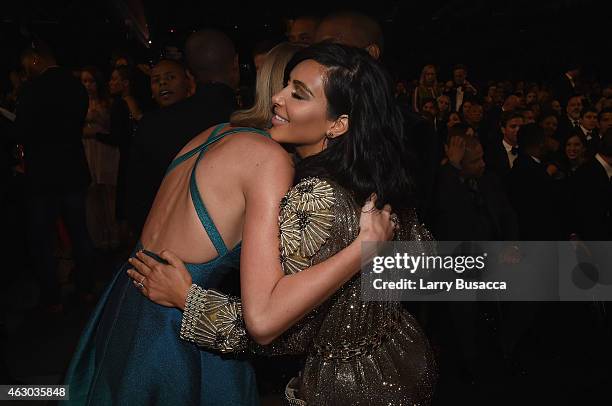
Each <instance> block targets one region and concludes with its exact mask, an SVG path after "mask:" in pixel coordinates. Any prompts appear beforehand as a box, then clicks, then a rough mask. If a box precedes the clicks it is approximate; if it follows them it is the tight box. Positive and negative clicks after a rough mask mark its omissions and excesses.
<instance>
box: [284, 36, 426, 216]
mask: <svg viewBox="0 0 612 406" xmlns="http://www.w3.org/2000/svg"><path fill="white" fill-rule="evenodd" d="M309 59H312V60H314V61H316V62H318V63H319V64H321V65H323V66H324V67H325V68H327V74H326V77H325V79H324V90H325V97H326V98H327V102H328V108H327V110H328V111H327V114H328V116H329V118H330V119H332V120H334V119H336V118H338V117H339V116H341V115H343V114H347V115H348V117H349V130H348V131H347V132H346V133H345V134H343V135H341V136H339V137H336V138H333V139H329V140H328V144H327V148H326V149H325V150H323V151H322V152H320V153H318V154H316V155H313V156H310V157H307V158H305V159H303V160H302V161H300V162H299V163H298V164H297V166H296V182H297V181H299V180H300V179H303V178H305V177H308V176H319V177H328V178H330V179H332V180H334V181H336V182H338V183H339V184H340V185H342V186H343V187H345V188H347V189H349V190H351V191H353V193H354V194H355V198H356V199H357V202H358V203H359V204H363V203H364V202H365V200H366V199H367V198H368V197H369V196H370V194H371V193H373V192H375V193H376V194H377V196H378V199H377V206H378V208H382V206H383V205H384V204H387V203H389V204H391V205H392V206H393V209H394V210H395V209H399V208H404V207H408V206H410V204H409V202H410V201H411V200H410V199H411V198H412V194H413V191H414V182H413V179H412V177H411V174H412V171H411V170H409V169H408V167H409V164H410V162H409V161H410V159H409V158H408V156H407V154H406V153H405V146H404V143H405V137H404V122H403V118H402V114H401V112H400V110H399V108H398V106H397V104H396V102H395V99H394V97H393V87H392V85H391V84H392V82H391V80H390V78H389V76H388V75H387V73H386V71H385V70H384V68H383V67H382V66H381V65H380V64H379V63H378V62H377V61H375V60H374V59H373V58H372V57H371V56H370V55H369V54H368V53H367V52H365V51H364V50H361V49H357V48H352V47H347V46H344V45H338V44H329V43H324V44H317V45H313V46H311V47H309V48H306V49H304V50H302V51H300V52H298V53H297V54H296V55H295V56H294V57H293V59H292V60H291V61H290V62H289V64H288V65H287V70H286V72H290V71H291V70H292V69H293V68H294V67H295V66H296V65H298V64H299V63H300V62H302V61H305V60H309ZM413 204H414V202H413Z"/></svg>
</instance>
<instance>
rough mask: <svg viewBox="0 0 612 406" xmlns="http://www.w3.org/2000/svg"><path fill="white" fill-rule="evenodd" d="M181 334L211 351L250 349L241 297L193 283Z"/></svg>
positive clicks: (226, 351)
mask: <svg viewBox="0 0 612 406" xmlns="http://www.w3.org/2000/svg"><path fill="white" fill-rule="evenodd" d="M180 336H181V338H182V339H183V340H186V341H189V342H192V343H195V344H197V345H198V346H200V347H203V348H205V349H207V350H214V351H219V352H221V353H230V352H233V353H236V352H242V351H245V350H246V349H247V342H248V339H247V335H246V329H245V326H244V320H243V318H242V304H241V303H240V299H239V298H236V297H233V296H229V295H225V294H223V293H221V292H218V291H216V290H212V289H209V290H204V289H202V288H200V287H199V286H197V285H191V288H189V292H188V294H187V301H186V302H185V311H184V312H183V320H182V323H181V333H180Z"/></svg>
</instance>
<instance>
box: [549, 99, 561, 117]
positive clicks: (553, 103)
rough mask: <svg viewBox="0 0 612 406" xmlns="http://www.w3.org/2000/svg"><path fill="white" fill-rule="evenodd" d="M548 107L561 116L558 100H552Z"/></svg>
mask: <svg viewBox="0 0 612 406" xmlns="http://www.w3.org/2000/svg"><path fill="white" fill-rule="evenodd" d="M550 107H551V108H552V109H553V110H554V111H556V112H557V113H559V114H561V103H559V100H553V101H552V103H550Z"/></svg>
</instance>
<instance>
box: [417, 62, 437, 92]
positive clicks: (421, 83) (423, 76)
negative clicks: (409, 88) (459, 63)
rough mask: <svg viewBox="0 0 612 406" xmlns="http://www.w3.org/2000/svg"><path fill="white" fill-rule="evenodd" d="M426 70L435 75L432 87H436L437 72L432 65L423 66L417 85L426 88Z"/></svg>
mask: <svg viewBox="0 0 612 406" xmlns="http://www.w3.org/2000/svg"><path fill="white" fill-rule="evenodd" d="M428 69H433V71H434V73H435V74H436V78H435V79H434V82H433V84H432V87H438V70H437V69H436V67H435V66H434V65H425V66H423V69H422V70H421V77H420V79H419V85H421V86H427V85H426V84H425V72H426V71H427V70H428Z"/></svg>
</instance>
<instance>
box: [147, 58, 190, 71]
mask: <svg viewBox="0 0 612 406" xmlns="http://www.w3.org/2000/svg"><path fill="white" fill-rule="evenodd" d="M160 63H170V64H173V65H175V66H176V67H178V68H180V69H182V70H183V71H187V67H186V66H185V64H184V63H183V62H181V61H177V60H176V59H170V58H161V59H160V60H158V61H157V62H155V65H154V66H153V67H155V66H157V65H159V64H160Z"/></svg>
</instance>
